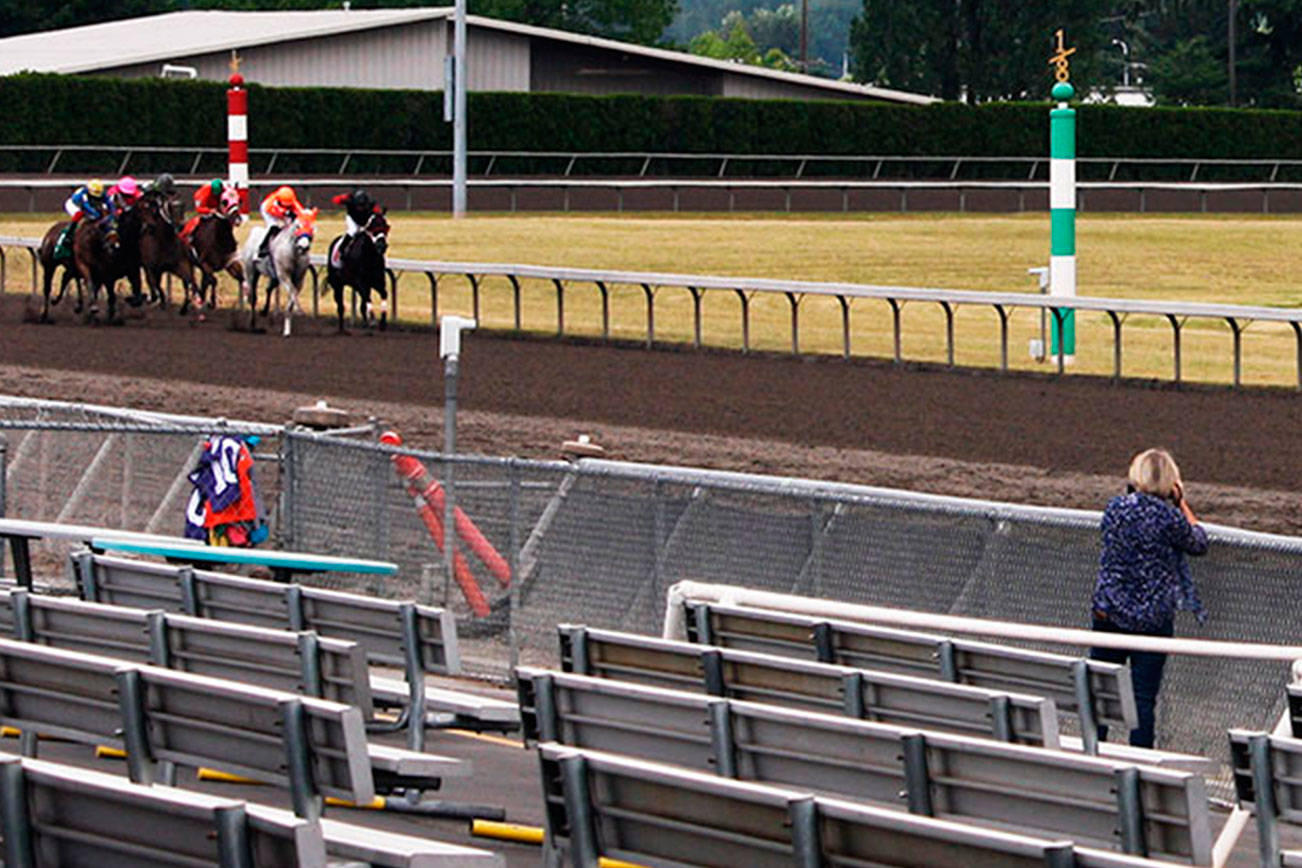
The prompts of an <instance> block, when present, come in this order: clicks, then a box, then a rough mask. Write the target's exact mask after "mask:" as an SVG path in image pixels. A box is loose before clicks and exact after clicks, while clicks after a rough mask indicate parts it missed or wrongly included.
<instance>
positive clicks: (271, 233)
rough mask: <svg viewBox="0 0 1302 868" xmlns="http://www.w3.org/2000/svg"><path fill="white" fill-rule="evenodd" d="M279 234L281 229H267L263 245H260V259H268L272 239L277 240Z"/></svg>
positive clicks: (276, 227)
mask: <svg viewBox="0 0 1302 868" xmlns="http://www.w3.org/2000/svg"><path fill="white" fill-rule="evenodd" d="M278 232H280V227H279V226H272V227H270V228H268V229H267V234H266V235H264V236H262V244H260V245H258V258H259V259H265V258H266V257H267V251H269V250H270V249H271V239H273V238H275V237H276V234H277V233H278Z"/></svg>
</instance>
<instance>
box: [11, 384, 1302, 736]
mask: <svg viewBox="0 0 1302 868" xmlns="http://www.w3.org/2000/svg"><path fill="white" fill-rule="evenodd" d="M255 427H256V426H255ZM6 429H7V430H6ZM214 430H252V428H250V426H247V425H242V424H236V423H229V424H225V425H219V424H217V423H215V422H213V421H211V420H208V421H207V422H206V424H204V423H202V422H198V421H193V420H190V421H186V422H185V424H181V423H180V422H178V421H177V420H176V419H175V418H174V417H168V418H163V417H156V416H148V417H146V416H141V415H140V414H127V415H122V414H116V415H115V414H113V413H107V414H106V413H101V412H91V411H88V410H85V409H79V408H69V407H66V406H59V407H51V406H48V405H40V406H39V407H38V406H36V405H34V404H31V403H28V404H26V405H22V406H19V405H16V404H8V405H6V404H3V403H0V434H3V436H4V437H5V440H6V451H5V454H4V461H3V464H4V472H3V474H0V476H3V478H4V480H5V483H6V487H5V490H4V491H3V492H0V494H3V500H4V505H5V508H6V509H7V512H8V514H9V515H11V516H21V517H23V518H32V519H45V520H52V519H59V520H63V521H75V522H81V523H89V524H104V525H110V526H115V527H121V528H124V529H130V530H150V531H159V532H178V531H179V529H180V525H181V522H182V520H183V517H182V509H183V506H184V499H185V496H186V495H187V494H188V491H189V488H188V485H186V484H184V479H185V473H186V471H187V470H188V469H189V468H190V466H191V465H192V464H193V460H194V450H195V449H196V447H197V445H198V443H199V442H200V438H201V435H203V434H205V433H207V432H211V431H214ZM258 430H259V432H260V433H261V434H262V436H263V440H262V443H261V444H260V445H259V447H258V449H257V455H258V457H259V458H260V459H263V460H261V461H260V462H259V465H258V483H259V485H260V486H261V488H262V491H263V496H264V498H265V499H266V500H267V502H268V503H270V504H272V505H273V509H272V512H271V517H272V519H273V524H274V531H275V534H276V539H278V541H279V543H280V544H281V545H282V546H283V547H285V548H291V549H301V550H310V551H315V552H321V553H329V554H338V555H345V556H358V557H367V558H380V559H384V560H390V561H394V562H396V563H397V564H398V565H399V567H400V571H399V574H398V576H397V577H396V578H393V579H376V578H374V577H363V576H349V575H342V576H341V575H334V576H331V577H329V578H322V579H320V580H319V581H322V582H328V583H329V584H330V585H331V586H333V587H338V588H343V589H349V590H356V591H361V592H366V593H378V594H384V595H388V596H400V597H413V596H414V597H417V598H419V599H421V600H424V601H428V602H432V603H436V604H445V605H448V606H450V607H451V608H452V609H453V610H454V611H455V612H456V613H457V614H458V616H459V625H460V632H461V638H462V650H463V658H464V659H465V661H466V663H467V667H468V668H469V669H470V670H471V671H473V672H476V673H479V674H484V675H489V676H499V677H500V676H505V675H506V674H507V673H508V672H509V669H510V666H511V665H512V664H513V663H514V662H516V661H517V660H518V661H520V662H526V663H532V664H540V665H552V664H555V663H556V638H555V627H556V624H557V623H558V622H565V621H570V622H581V623H587V624H589V625H592V626H599V627H608V628H617V629H624V630H631V631H637V632H642V633H658V632H659V630H660V627H661V620H662V615H663V607H664V600H665V595H666V592H667V590H668V588H669V586H670V585H671V584H673V583H674V582H676V581H679V580H682V579H694V580H698V581H705V582H720V583H730V584H738V585H745V586H749V587H754V588H759V589H766V590H774V591H781V592H791V593H798V594H808V595H814V596H824V597H829V598H832V599H838V600H845V601H849V602H856V603H868V604H877V605H887V606H898V607H905V608H910V609H919V610H926V611H934V612H941V613H948V614H961V615H971V616H978V617H986V618H995V619H1003V620H1010V621H1022V622H1033V623H1041V624H1049V625H1062V626H1072V627H1080V626H1087V625H1088V605H1089V598H1090V593H1091V590H1092V586H1093V581H1094V576H1095V572H1096V569H1097V562H1098V518H1099V517H1098V514H1097V513H1092V512H1085V511H1076V510H1054V509H1044V508H1034V507H1018V506H1013V505H1008V504H997V503H988V502H980V501H971V500H962V499H957V498H944V497H937V496H929V495H916V494H910V493H907V492H898V491H889V490H883V489H873V488H868V487H862V486H851V485H844V484H836V483H818V482H810V481H800V480H791V479H781V478H775V477H760V476H751V475H745V474H732V473H722V472H712V471H702V470H688V469H682V468H672V467H661V466H649V465H632V464H624V463H618V462H607V461H592V460H585V461H581V462H578V463H573V464H572V463H568V462H537V461H523V460H516V459H501V458H484V457H474V456H455V457H453V458H452V459H450V462H451V463H452V465H453V470H454V475H455V485H454V488H453V491H454V495H455V498H454V499H455V502H456V505H457V506H458V507H459V508H460V509H462V510H463V511H464V515H465V520H466V521H467V522H469V523H471V524H473V525H474V526H475V528H477V529H478V531H479V532H480V533H481V534H482V537H483V540H484V544H483V545H481V546H480V548H479V549H478V550H475V549H474V548H473V547H472V546H471V545H469V544H468V543H467V542H466V541H465V540H464V538H463V539H462V541H461V542H459V543H458V554H459V555H460V556H461V557H463V558H464V564H463V566H462V567H461V569H460V571H461V576H460V578H461V582H460V583H459V582H458V581H457V580H456V578H457V577H456V576H454V577H453V580H452V581H449V580H448V576H447V575H446V570H445V569H444V566H443V564H444V558H443V555H442V553H441V551H440V546H439V544H436V541H435V538H436V537H438V538H439V540H440V541H441V517H442V509H443V508H442V501H441V497H442V494H441V489H440V488H439V487H438V485H437V484H436V483H437V482H438V481H439V480H442V479H443V478H444V475H445V472H446V470H447V464H448V463H449V460H448V459H446V458H445V457H444V456H441V455H439V454H436V453H426V452H421V451H413V450H400V449H395V448H393V447H388V446H384V445H381V444H380V443H378V442H377V438H376V437H375V436H374V433H375V432H374V430H373V429H369V428H363V429H358V430H357V431H354V432H352V434H353V436H339V435H338V434H335V433H324V434H321V433H313V432H308V431H304V430H299V429H292V428H291V429H281V428H274V429H270V428H267V427H266V426H262V427H259V428H258ZM397 456H409V457H411V458H414V459H415V460H416V461H418V462H420V464H421V466H422V467H423V469H424V471H426V473H424V474H421V475H420V476H419V478H418V479H417V480H416V481H415V482H412V483H410V485H411V487H412V488H411V491H409V490H408V483H407V482H406V480H405V479H404V478H401V477H400V475H399V474H398V473H397V472H396V469H395V461H394V459H395V457H397ZM412 491H414V492H416V493H417V494H419V495H421V496H420V497H419V498H417V497H415V496H413V494H412ZM422 506H423V507H425V509H424V515H422V512H421V510H420V509H419V507H422ZM1212 538H1213V541H1214V544H1213V546H1212V549H1211V552H1210V553H1209V554H1208V555H1207V556H1206V557H1204V558H1201V559H1199V560H1197V561H1196V562H1195V563H1194V574H1195V577H1196V580H1197V581H1198V584H1199V587H1200V589H1201V592H1202V595H1203V599H1204V601H1205V603H1206V604H1207V607H1208V609H1209V610H1210V612H1211V618H1210V620H1209V621H1208V623H1207V624H1206V626H1205V627H1203V628H1197V627H1196V626H1194V625H1193V622H1192V619H1189V620H1187V621H1186V620H1184V617H1185V616H1182V620H1181V621H1180V623H1179V624H1178V630H1179V632H1180V633H1181V634H1182V635H1189V636H1197V637H1201V638H1209V639H1240V640H1252V641H1258V642H1273V643H1288V644H1296V643H1297V642H1298V640H1299V633H1300V632H1302V630H1299V627H1298V625H1299V624H1300V623H1302V618H1300V617H1299V615H1302V601H1299V595H1298V594H1297V592H1296V582H1297V579H1298V576H1299V575H1302V569H1300V568H1302V539H1298V538H1291V537H1278V536H1271V535H1267V534H1256V533H1248V532H1244V531H1236V530H1231V529H1225V528H1212ZM43 554H44V555H45V556H44V559H42V560H38V564H37V565H38V567H44V568H45V572H46V574H47V575H48V576H50V580H51V581H52V582H53V583H54V584H55V585H56V586H58V585H59V584H60V583H61V582H65V581H66V580H64V579H62V576H63V560H64V559H65V558H66V553H65V552H62V551H59V550H57V549H56V548H55V547H53V546H49V547H47V550H46V551H44V552H43ZM493 556H500V560H499V561H498V562H497V563H498V567H499V569H498V573H500V574H502V575H500V576H499V575H498V574H495V573H494V571H493V569H491V568H490V566H491V562H492V559H493ZM502 564H505V566H502ZM454 572H456V571H454ZM503 579H505V580H506V581H504V580H503ZM463 585H465V586H466V588H468V591H467V589H466V588H463ZM476 589H477V591H478V593H480V594H482V597H483V600H482V605H480V606H479V607H478V610H476V609H475V607H474V606H473V605H472V603H474V597H475V591H476ZM1287 679H1288V672H1287V667H1286V666H1284V665H1283V664H1278V663H1261V662H1250V661H1239V660H1224V659H1212V658H1195V657H1179V658H1173V659H1172V660H1171V661H1170V663H1169V664H1168V667H1167V675H1166V682H1165V685H1164V687H1163V691H1162V705H1161V708H1160V709H1159V724H1160V726H1159V743H1160V744H1162V745H1163V746H1165V747H1167V748H1169V749H1172V750H1181V751H1189V752H1194V753H1199V754H1203V755H1207V756H1214V757H1220V756H1222V755H1224V754H1225V730H1226V728H1227V727H1230V726H1245V727H1267V728H1268V727H1269V726H1271V725H1273V722H1274V720H1275V719H1277V718H1278V715H1279V714H1280V712H1281V711H1282V707H1283V687H1284V685H1285V683H1286V682H1287ZM1118 737H1122V738H1123V737H1124V734H1121V733H1117V734H1113V738H1114V739H1115V738H1118Z"/></svg>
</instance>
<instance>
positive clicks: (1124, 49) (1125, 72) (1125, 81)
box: [1112, 39, 1130, 87]
mask: <svg viewBox="0 0 1302 868" xmlns="http://www.w3.org/2000/svg"><path fill="white" fill-rule="evenodd" d="M1112 44H1113V45H1115V46H1117V47H1118V48H1120V49H1121V86H1122V87H1130V46H1129V45H1127V44H1126V40H1124V39H1113V40H1112Z"/></svg>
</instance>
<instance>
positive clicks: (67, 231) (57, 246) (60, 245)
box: [54, 223, 76, 259]
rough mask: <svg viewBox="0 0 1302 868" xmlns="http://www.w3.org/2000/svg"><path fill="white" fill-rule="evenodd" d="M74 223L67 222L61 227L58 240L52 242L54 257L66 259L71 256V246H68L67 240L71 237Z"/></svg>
mask: <svg viewBox="0 0 1302 868" xmlns="http://www.w3.org/2000/svg"><path fill="white" fill-rule="evenodd" d="M75 225H76V224H74V223H69V224H68V225H67V226H64V227H63V231H62V232H60V233H59V240H58V241H55V242H54V258H55V259H67V258H68V257H70V256H72V248H71V247H69V246H68V241H69V240H70V239H71V238H72V229H73V227H74V226H75Z"/></svg>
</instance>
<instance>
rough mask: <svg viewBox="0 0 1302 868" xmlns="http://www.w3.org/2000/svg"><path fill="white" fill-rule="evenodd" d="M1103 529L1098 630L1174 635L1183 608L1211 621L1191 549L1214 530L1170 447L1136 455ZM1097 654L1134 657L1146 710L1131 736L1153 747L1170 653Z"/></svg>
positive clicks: (1200, 548)
mask: <svg viewBox="0 0 1302 868" xmlns="http://www.w3.org/2000/svg"><path fill="white" fill-rule="evenodd" d="M1102 529H1103V552H1102V555H1101V556H1100V557H1099V577H1098V581H1097V582H1096V583H1095V585H1094V599H1093V615H1094V629H1095V630H1097V631H1099V632H1104V633H1128V634H1131V635H1139V636H1172V635H1174V633H1175V613H1176V610H1177V609H1187V610H1189V611H1192V612H1193V613H1194V615H1195V616H1196V617H1197V618H1198V623H1199V624H1201V623H1203V621H1204V620H1206V618H1207V613H1206V612H1205V611H1204V610H1203V606H1202V603H1201V601H1199V599H1198V591H1197V589H1196V588H1195V587H1194V583H1193V576H1192V575H1191V574H1190V572H1189V564H1188V562H1187V561H1186V560H1185V555H1201V554H1204V553H1205V552H1206V551H1207V531H1205V530H1204V529H1203V527H1202V525H1200V524H1199V523H1198V518H1197V516H1195V515H1194V513H1193V510H1192V509H1190V508H1189V503H1188V502H1187V501H1186V500H1185V498H1184V485H1183V483H1182V482H1181V481H1180V468H1179V467H1177V466H1176V463H1175V460H1174V459H1172V458H1171V455H1170V454H1169V453H1168V452H1166V451H1165V450H1163V449H1148V450H1145V451H1144V452H1141V453H1139V454H1138V455H1136V456H1135V457H1134V459H1133V460H1132V461H1131V462H1130V484H1129V485H1128V486H1127V487H1126V494H1124V495H1121V496H1119V497H1114V498H1112V500H1111V501H1110V502H1109V503H1108V506H1107V509H1106V510H1105V511H1104V513H1103V525H1102ZM1090 657H1092V658H1093V659H1095V660H1104V661H1107V662H1109V663H1125V662H1126V661H1127V660H1129V661H1130V676H1131V681H1132V682H1133V684H1134V688H1135V705H1136V710H1137V711H1138V713H1139V726H1138V727H1137V728H1135V729H1134V730H1132V731H1131V733H1130V743H1131V744H1132V745H1134V746H1136V747H1152V746H1153V741H1154V710H1155V708H1156V706H1157V692H1158V689H1159V688H1160V687H1161V686H1162V669H1163V667H1164V666H1165V665H1166V655H1165V654H1161V653H1158V652H1155V651H1130V650H1126V649H1122V648H1095V649H1093V650H1091V651H1090ZM1106 735H1107V733H1106V729H1104V728H1100V730H1099V736H1100V738H1105V737H1106Z"/></svg>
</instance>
